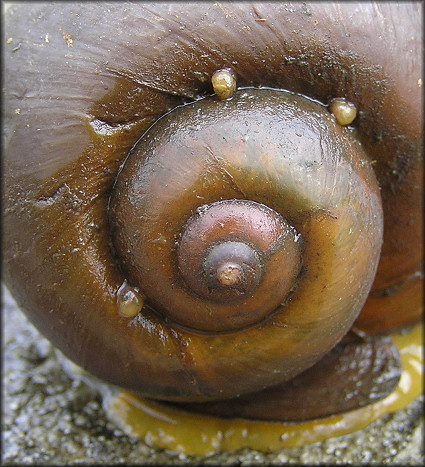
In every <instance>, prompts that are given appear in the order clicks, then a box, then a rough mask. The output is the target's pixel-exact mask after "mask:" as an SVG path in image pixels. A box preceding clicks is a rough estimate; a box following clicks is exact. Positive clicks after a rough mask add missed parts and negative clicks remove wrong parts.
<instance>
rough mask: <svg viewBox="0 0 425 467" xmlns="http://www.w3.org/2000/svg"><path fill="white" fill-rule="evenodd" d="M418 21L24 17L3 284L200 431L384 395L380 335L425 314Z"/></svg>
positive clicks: (397, 368)
mask: <svg viewBox="0 0 425 467" xmlns="http://www.w3.org/2000/svg"><path fill="white" fill-rule="evenodd" d="M420 9H421V5H420V4H414V3H403V4H400V5H397V4H372V3H371V4H359V5H357V4H352V3H341V4H333V3H332V4H331V3H317V4H316V3H314V4H311V5H309V6H308V8H307V7H306V5H305V4H301V3H295V4H293V5H288V4H280V3H270V4H266V3H264V4H255V5H254V4H253V5H251V4H249V3H245V2H243V3H231V4H223V5H222V4H218V3H205V4H202V5H197V6H196V7H194V6H193V5H190V4H179V3H170V4H164V3H160V4H156V5H154V6H149V7H147V6H146V5H145V4H143V3H136V4H125V5H123V4H117V3H111V4H106V3H99V4H97V3H84V4H72V5H68V4H60V5H50V4H37V3H36V4H31V5H30V6H28V5H26V6H25V7H23V6H19V5H17V6H11V7H9V9H8V11H7V14H6V36H7V37H10V39H11V40H7V41H6V43H5V44H4V45H3V51H4V57H5V72H6V76H5V89H4V98H5V105H4V117H5V163H4V194H3V196H4V198H3V204H4V218H3V221H4V239H3V251H4V273H5V275H4V277H5V281H6V283H7V285H8V287H9V288H10V290H11V291H12V293H13V295H14V297H15V298H16V300H17V301H18V303H19V305H20V306H21V307H22V309H23V310H24V312H25V313H26V314H27V316H28V317H29V319H30V320H31V321H32V322H33V323H34V324H35V325H36V326H37V327H38V329H39V330H40V331H41V332H42V333H43V334H44V335H45V336H46V337H47V338H48V339H50V340H51V341H52V343H53V344H54V345H55V346H57V347H58V348H59V349H60V350H61V351H62V352H63V353H64V354H65V355H66V356H67V357H68V358H70V359H71V360H73V361H74V362H75V363H77V364H78V365H80V366H81V367H83V368H84V369H85V370H87V371H89V372H90V373H92V374H94V375H95V376H97V377H99V378H101V379H103V380H105V381H107V382H109V383H112V384H114V385H117V386H119V387H121V388H123V393H122V394H124V395H123V396H120V397H121V399H117V400H116V401H115V402H116V404H118V403H121V404H127V405H126V407H128V406H129V405H131V404H132V402H131V401H132V400H133V401H134V398H135V397H136V396H137V397H143V398H147V399H146V400H145V403H146V404H148V405H149V404H153V406H155V407H156V410H164V411H170V412H169V413H173V414H176V413H180V414H181V417H183V418H184V417H189V418H188V419H187V420H189V422H188V426H189V425H190V424H192V426H196V423H195V424H194V422H193V420H199V418H197V417H198V415H197V414H210V415H211V416H213V417H217V418H214V419H213V420H217V419H218V420H224V419H226V418H227V419H228V418H232V419H237V420H238V421H237V422H234V423H235V425H233V429H234V430H236V428H235V427H236V424H239V425H240V424H241V423H253V421H254V420H255V421H258V420H262V422H261V423H263V425H264V424H267V422H268V421H270V420H274V421H275V422H277V421H279V422H281V421H290V422H294V421H302V420H312V419H320V418H323V417H331V416H333V415H334V414H336V413H343V412H347V411H352V410H364V412H359V413H363V414H365V413H366V412H365V411H366V410H367V407H369V406H370V404H372V403H373V402H376V401H377V400H378V399H379V400H383V401H385V400H386V399H385V398H386V397H387V396H388V395H390V394H392V393H393V392H394V391H395V390H396V388H397V384H398V383H399V380H400V375H401V372H402V368H403V364H401V363H400V358H399V354H398V351H397V348H396V346H395V345H394V343H393V340H392V339H391V337H389V336H388V334H389V333H394V332H396V331H398V330H400V329H405V328H410V327H412V326H414V325H415V324H416V323H417V322H419V320H420V317H421V313H422V306H421V303H422V298H421V297H422V295H421V293H422V279H423V274H422V249H421V245H422V241H421V237H422V150H423V146H422V130H423V118H422V94H421V89H420V87H419V86H418V82H419V80H420V79H421V74H420V73H421V67H420V63H421V62H420V50H421V42H420V20H419V18H420V14H419V10H420ZM99 17H102V18H103V19H102V21H101V22H99V21H98V20H97V19H98V18H99ZM394 18H396V19H397V21H395V22H394ZM387 23H391V24H392V25H393V27H391V28H388V27H387ZM366 26H367V28H366V30H367V31H368V32H367V34H365V32H364V31H365V27H366ZM46 34H48V37H49V40H48V41H46V40H44V39H43V38H45V37H46ZM394 57H396V60H395V59H394ZM217 72H218V73H217ZM214 91H215V92H214ZM18 109H19V111H17V110H18ZM414 332H416V334H418V332H419V331H417V330H416V331H414ZM400 339H401V340H402V338H401V337H399V340H400ZM397 345H398V344H397ZM400 346H401V344H400V345H398V348H399V349H400V348H401V347H400ZM350 362H351V363H350ZM353 382H354V383H355V384H354V383H353ZM353 384H354V385H355V387H356V389H355V390H354V389H353ZM350 391H351V392H350ZM329 394H331V396H329ZM415 394H416V393H415ZM338 395H339V396H338ZM412 397H414V396H412ZM132 398H133V399H132ZM149 400H150V401H151V402H149ZM330 400H331V403H330V402H329V401H330ZM117 401H118V402H117ZM155 401H161V402H155ZM264 401H266V402H264ZM138 403H139V405H140V404H143V403H144V402H143V400H141V401H139V402H138ZM135 404H136V403H135ZM158 407H159V408H158ZM378 412H379V410H378V409H377V413H378ZM134 413H136V411H135V412H134ZM167 413H168V412H167ZM199 416H201V415H199ZM133 417H134V420H132V421H130V420H127V422H128V423H133V431H134V432H137V433H138V434H139V435H140V436H142V437H143V429H142V428H140V425H141V424H143V423H142V422H141V421H140V419H138V418H137V417H138V415H134V416H133ZM191 417H192V418H191ZM204 417H206V416H205V415H204ZM130 418H131V416H130ZM207 418H208V417H206V418H202V419H201V420H203V423H206V422H205V420H206V419H207ZM369 418H370V417H369ZM369 418H368V417H366V416H365V419H367V420H369ZM241 419H244V420H249V422H248V421H247V422H245V421H243V422H242V421H241ZM223 423H224V422H223ZM225 423H230V421H229V420H226V422H225ZM263 425H262V430H264V432H267V430H268V428H267V429H266V428H264V426H263ZM354 425H355V424H354ZM354 425H353V426H354ZM136 426H138V427H139V428H137V429H136V428H135V427H136ZM245 426H247V425H245ZM300 426H301V425H300ZM356 427H357V429H358V428H359V426H358V425H355V426H354V428H356ZM161 429H163V428H162V427H161ZM205 429H207V428H205ZM303 429H304V430H306V429H308V428H305V427H304V428H303ZM138 430H139V431H138ZM229 430H231V429H230V428H229ZM331 431H332V430H330V434H331V435H333V434H334V433H335V432H332V433H331ZM270 436H272V435H270ZM273 436H274V435H273ZM281 436H283V435H281ZM288 436H289V435H288ZM291 436H292V435H291ZM165 437H166V436H165ZM301 438H302V437H301ZM301 438H300V439H301ZM243 442H246V440H245V441H241V443H243ZM299 442H302V441H299ZM310 442H312V441H311V440H310ZM313 442H314V441H313ZM161 443H162V441H158V442H157V445H158V446H164V445H163V444H161ZM154 444H155V443H154ZM241 445H243V444H240V445H238V444H237V443H236V444H233V445H232V448H235V449H236V448H237V447H238V446H241ZM264 445H265V446H268V447H269V448H270V446H274V447H273V448H276V449H277V448H279V446H282V444H280V445H279V444H277V445H276V444H273V443H272V442H264ZM165 447H167V446H166V445H165ZM168 448H169V449H173V448H174V447H173V446H168ZM188 451H189V452H190V449H189V448H188Z"/></svg>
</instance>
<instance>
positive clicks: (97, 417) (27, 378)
mask: <svg viewBox="0 0 425 467" xmlns="http://www.w3.org/2000/svg"><path fill="white" fill-rule="evenodd" d="M2 316H3V369H4V371H3V420H2V441H3V442H2V464H3V465H18V464H19V465H22V464H25V465H34V464H36V465H52V464H54V465H90V464H101V465H109V464H123V465H124V464H125V465H137V464H144V465H200V464H202V465H217V464H220V465H253V464H259V465H279V464H284V463H288V464H305V465H306V464H307V465H317V464H357V465H359V464H368V465H369V464H370V465H385V464H390V465H423V462H424V449H423V447H424V446H423V421H422V420H423V412H422V398H419V399H418V400H416V401H415V402H414V403H412V404H411V405H410V406H409V407H407V408H406V409H404V410H401V411H400V412H397V413H396V414H393V415H387V416H385V417H383V418H381V419H380V420H378V421H376V422H375V423H373V424H371V425H370V426H369V427H367V428H366V429H364V430H362V431H360V432H357V433H354V434H352V435H350V436H345V437H342V438H335V439H330V440H328V441H326V442H324V443H321V444H315V445H312V446H305V447H303V448H298V449H282V450H280V451H278V452H274V453H271V454H270V453H268V454H265V453H261V452H258V451H253V450H250V449H242V450H239V451H237V452H233V453H221V454H216V455H213V456H210V457H208V458H193V457H189V456H183V455H176V454H173V453H168V452H165V451H161V450H155V449H152V448H150V447H149V446H147V445H146V444H144V443H143V442H141V441H139V440H135V439H132V438H129V437H128V436H126V435H125V434H124V433H123V432H122V431H121V430H120V429H118V428H117V427H115V426H114V425H113V424H112V423H111V422H110V421H108V419H107V417H106V414H105V412H104V410H103V408H102V401H101V398H100V395H99V393H97V392H96V391H95V390H94V389H93V388H91V387H89V386H87V385H86V384H85V383H84V382H82V381H81V380H78V379H72V378H71V377H70V376H68V374H66V373H65V372H64V370H63V367H62V365H61V363H60V362H59V360H58V358H57V354H56V352H55V350H54V349H53V347H52V346H51V344H50V343H49V342H48V341H47V340H46V339H44V338H43V337H41V336H40V334H39V333H38V332H37V330H36V329H35V328H34V327H33V326H32V325H31V324H30V323H29V322H28V321H27V320H26V318H25V317H24V315H23V314H22V313H21V312H20V311H19V309H18V308H17V306H16V304H15V303H14V301H13V299H12V298H11V296H10V294H9V293H8V292H7V290H6V289H4V293H3V315H2Z"/></svg>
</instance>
